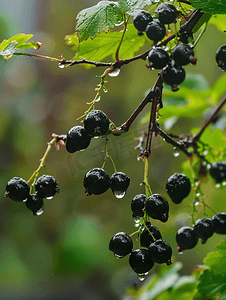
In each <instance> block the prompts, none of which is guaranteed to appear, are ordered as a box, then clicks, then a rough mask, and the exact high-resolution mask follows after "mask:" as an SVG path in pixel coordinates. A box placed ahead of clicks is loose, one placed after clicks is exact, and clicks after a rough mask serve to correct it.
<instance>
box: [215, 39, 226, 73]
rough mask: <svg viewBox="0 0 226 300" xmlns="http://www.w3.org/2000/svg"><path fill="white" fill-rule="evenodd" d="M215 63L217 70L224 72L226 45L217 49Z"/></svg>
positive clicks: (225, 68)
mask: <svg viewBox="0 0 226 300" xmlns="http://www.w3.org/2000/svg"><path fill="white" fill-rule="evenodd" d="M216 62H217V65H218V67H219V68H221V69H222V70H224V71H226V45H222V46H220V47H219V48H218V49H217V52H216Z"/></svg>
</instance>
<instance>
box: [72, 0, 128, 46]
mask: <svg viewBox="0 0 226 300" xmlns="http://www.w3.org/2000/svg"><path fill="white" fill-rule="evenodd" d="M76 19H77V23H76V27H75V30H76V31H77V32H78V38H79V41H80V42H81V41H83V40H87V39H88V38H91V39H93V38H95V37H96V35H97V33H100V32H101V31H105V32H107V31H109V29H110V28H113V27H114V26H116V25H120V24H121V23H122V22H123V20H124V16H123V12H122V10H121V9H120V8H119V4H118V2H113V1H100V2H99V3H98V4H96V5H94V6H92V7H89V8H86V9H83V10H82V11H80V12H79V13H78V15H77V17H76Z"/></svg>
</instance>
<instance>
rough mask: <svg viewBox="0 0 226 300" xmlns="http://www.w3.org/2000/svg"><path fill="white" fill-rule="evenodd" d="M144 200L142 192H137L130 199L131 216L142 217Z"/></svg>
mask: <svg viewBox="0 0 226 300" xmlns="http://www.w3.org/2000/svg"><path fill="white" fill-rule="evenodd" d="M145 201H146V196H145V195H144V194H138V195H136V196H135V197H133V199H132V201H131V209H132V212H133V217H134V218H135V217H143V216H144V212H143V209H144V205H145Z"/></svg>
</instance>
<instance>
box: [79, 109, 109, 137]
mask: <svg viewBox="0 0 226 300" xmlns="http://www.w3.org/2000/svg"><path fill="white" fill-rule="evenodd" d="M84 127H85V129H86V130H87V132H88V133H89V134H90V135H91V136H92V137H94V136H101V135H105V134H106V133H107V131H108V129H109V119H108V117H107V115H106V114H105V113H104V112H103V111H101V110H96V109H94V110H91V111H90V112H89V113H88V114H87V116H86V117H85V119H84Z"/></svg>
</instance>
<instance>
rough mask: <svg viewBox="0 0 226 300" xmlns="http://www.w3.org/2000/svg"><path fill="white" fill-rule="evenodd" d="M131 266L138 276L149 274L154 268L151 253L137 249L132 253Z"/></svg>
mask: <svg viewBox="0 0 226 300" xmlns="http://www.w3.org/2000/svg"><path fill="white" fill-rule="evenodd" d="M129 264H130V266H131V268H132V269H133V271H134V272H135V273H137V274H144V273H147V272H149V271H150V270H151V269H152V268H153V266H154V262H153V260H152V258H151V255H150V252H149V251H148V250H147V249H136V250H134V251H133V252H131V254H130V257H129Z"/></svg>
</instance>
